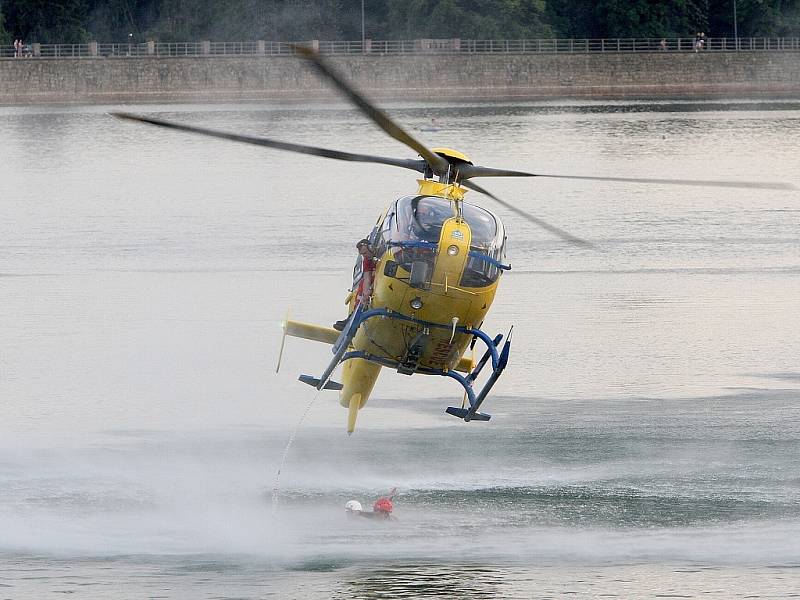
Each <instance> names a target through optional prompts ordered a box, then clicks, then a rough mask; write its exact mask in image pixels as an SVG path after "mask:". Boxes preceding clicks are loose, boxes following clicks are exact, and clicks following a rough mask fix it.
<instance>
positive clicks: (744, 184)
mask: <svg viewBox="0 0 800 600" xmlns="http://www.w3.org/2000/svg"><path fill="white" fill-rule="evenodd" d="M458 171H459V173H460V175H461V178H462V179H470V178H472V177H550V178H555V179H583V180H586V181H620V182H623V183H658V184H669V185H695V186H710V187H724V188H744V189H755V190H795V189H797V188H796V187H795V186H794V185H792V184H791V183H774V182H767V181H716V180H706V179H658V178H651V177H593V176H587V175H551V174H545V173H526V172H525V171H509V170H507V169H492V168H491V167H481V166H477V165H459V167H458Z"/></svg>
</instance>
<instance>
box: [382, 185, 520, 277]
mask: <svg viewBox="0 0 800 600" xmlns="http://www.w3.org/2000/svg"><path fill="white" fill-rule="evenodd" d="M462 207H463V208H462V211H463V216H464V219H465V220H466V221H467V223H468V224H469V226H470V230H471V231H472V242H471V244H470V250H471V253H470V258H469V259H468V260H467V265H466V268H465V270H464V273H463V275H462V278H461V285H462V286H464V287H483V286H486V285H489V284H491V283H493V282H494V281H496V280H497V278H498V277H499V275H500V269H499V268H498V267H497V265H496V264H494V263H493V262H491V261H486V260H484V258H483V257H488V258H490V259H493V261H496V262H500V261H502V259H503V257H504V251H505V231H504V230H503V225H502V223H501V222H500V221H499V219H497V217H495V216H494V215H493V214H492V213H490V212H489V211H487V210H484V209H483V208H480V207H478V206H474V205H472V204H467V203H463V204H462ZM451 217H453V208H452V206H451V204H450V201H449V200H445V199H444V198H439V197H437V196H406V197H404V198H400V199H399V200H398V201H397V202H396V203H395V206H394V207H393V208H392V209H390V210H389V212H388V214H387V215H386V218H385V219H384V221H383V223H382V226H381V231H380V232H379V244H378V245H379V246H384V245H385V244H386V243H387V242H393V243H398V242H399V243H401V244H405V243H408V244H409V245H410V246H413V247H414V248H415V250H414V251H413V252H409V251H403V252H398V253H397V254H396V258H397V259H398V262H399V263H400V265H401V266H403V268H405V269H406V270H410V267H411V265H410V262H409V261H410V260H411V258H412V257H413V258H414V259H415V260H419V259H421V258H422V256H423V255H424V256H427V257H428V258H429V259H430V260H431V261H433V259H434V254H433V252H432V249H433V248H432V247H431V246H430V245H431V244H438V242H439V236H440V235H441V232H442V225H443V223H444V222H445V221H446V220H447V219H450V218H451ZM473 254H474V256H473ZM418 255H419V256H418ZM406 262H408V263H409V264H405V263H406ZM431 266H433V265H432V264H431Z"/></svg>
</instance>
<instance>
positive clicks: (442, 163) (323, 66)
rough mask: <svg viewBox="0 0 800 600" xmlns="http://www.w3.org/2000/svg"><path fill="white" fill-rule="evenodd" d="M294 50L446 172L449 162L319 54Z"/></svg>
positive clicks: (390, 131)
mask: <svg viewBox="0 0 800 600" xmlns="http://www.w3.org/2000/svg"><path fill="white" fill-rule="evenodd" d="M294 51H295V52H296V53H297V54H299V55H300V56H302V57H303V58H306V59H308V61H309V62H310V63H311V64H312V65H313V66H314V68H315V69H316V70H317V72H319V73H320V74H322V75H323V76H324V77H325V78H327V79H328V80H329V81H330V82H332V83H333V84H334V85H335V86H336V87H337V88H338V89H339V91H341V92H342V93H343V94H344V95H345V96H347V97H348V98H349V99H350V101H351V102H352V103H353V104H355V105H356V106H357V107H358V108H359V109H360V110H361V112H363V113H364V114H365V115H367V116H368V117H369V118H370V119H371V120H372V121H373V122H374V123H375V124H376V125H377V126H378V127H380V128H381V129H383V130H384V131H385V132H386V133H388V134H389V135H390V136H392V137H393V138H394V139H396V140H397V141H398V142H400V143H402V144H405V145H406V146H408V147H409V148H411V149H412V150H414V151H416V152H417V153H418V154H419V155H420V156H421V157H422V158H424V159H425V160H426V161H427V163H428V164H429V165H430V166H431V168H432V169H433V172H434V173H436V174H437V175H439V174H442V173H446V172H447V169H448V168H449V166H450V164H449V163H448V162H447V161H446V160H445V159H444V158H442V157H441V156H439V155H438V154H435V153H434V152H432V151H431V150H429V149H428V148H427V147H425V146H424V145H422V143H420V142H418V141H417V140H416V139H415V138H414V137H412V136H411V134H410V133H408V132H407V131H405V130H404V129H403V128H402V127H400V126H399V125H398V124H397V123H395V122H394V121H393V120H392V119H391V118H389V116H388V115H387V114H386V113H384V112H383V111H382V110H380V109H379V108H378V107H376V106H375V105H374V104H372V103H371V102H370V101H369V100H367V99H366V98H364V97H363V96H362V95H361V94H359V93H358V92H357V91H356V90H355V89H354V88H353V87H352V86H351V85H350V84H349V83H347V82H346V81H345V79H344V77H342V76H341V75H340V74H339V73H337V72H336V71H335V70H334V69H332V68H331V67H330V65H328V64H327V63H326V62H325V61H323V60H322V58H321V57H320V55H319V54H318V53H317V52H315V51H314V50H312V49H311V48H306V47H305V46H294Z"/></svg>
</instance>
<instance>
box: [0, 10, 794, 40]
mask: <svg viewBox="0 0 800 600" xmlns="http://www.w3.org/2000/svg"><path fill="white" fill-rule="evenodd" d="M734 2H735V3H736V13H737V24H738V33H739V35H740V36H741V37H748V36H800V0H364V7H365V13H364V19H365V26H366V27H365V28H366V35H367V37H370V38H373V39H417V38H452V37H459V38H464V39H522V38H539V37H562V38H567V37H570V38H612V37H648V38H660V37H678V36H692V35H694V34H695V33H696V32H698V31H703V32H705V33H706V35H707V36H714V37H725V36H727V37H732V36H733V30H734V28H733V8H734ZM0 6H1V7H2V13H0V40H2V39H13V38H16V37H22V38H23V39H25V41H26V42H34V41H39V42H43V43H78V42H85V41H87V40H89V39H93V40H97V41H101V42H112V41H115V42H124V41H127V40H128V39H129V37H130V38H131V39H133V41H136V42H140V41H143V40H145V39H154V40H158V41H189V40H200V39H208V40H212V41H246V40H257V39H264V40H280V41H290V40H308V39H325V40H337V39H340V40H357V39H360V37H361V0H2V4H0ZM131 34H132V35H131ZM4 35H5V38H3V37H2V36H4ZM9 43H10V42H9Z"/></svg>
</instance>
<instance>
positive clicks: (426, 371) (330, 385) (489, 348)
mask: <svg viewBox="0 0 800 600" xmlns="http://www.w3.org/2000/svg"><path fill="white" fill-rule="evenodd" d="M375 317H384V318H389V319H396V320H398V321H407V322H409V323H415V324H417V325H421V326H423V327H429V328H438V329H451V327H450V326H447V325H442V324H441V323H433V322H430V321H423V320H422V319H416V318H414V317H409V316H406V315H403V314H400V313H398V312H395V311H392V310H389V309H387V308H373V309H368V310H367V309H364V308H363V307H362V306H361V305H360V304H359V305H358V306H357V307H356V309H355V310H354V311H353V313H352V314H351V315H350V317H349V318H348V320H347V324H346V325H345V326H344V329H343V330H342V333H341V334H340V335H339V337H338V339H337V340H336V342H335V343H334V344H333V349H332V351H333V355H334V356H333V360H331V362H330V364H329V365H328V367H327V368H326V369H325V371H324V372H323V374H322V375H321V376H320V377H319V378H316V377H313V376H311V375H300V377H299V380H300V381H302V382H303V383H306V384H308V385H311V386H313V387H315V388H316V389H318V390H322V389H326V390H340V389H342V387H343V386H342V384H341V383H337V382H335V381H332V380H331V379H330V377H331V375H332V374H333V371H334V369H336V367H337V366H338V365H339V364H340V363H343V362H344V361H346V360H351V359H353V358H362V359H364V360H368V361H370V362H374V363H377V364H379V365H381V366H384V367H391V368H393V369H397V370H400V369H401V368H402V367H403V364H402V363H401V362H399V361H396V360H392V359H389V358H384V357H382V356H375V355H373V354H369V353H368V352H364V351H363V350H351V351H349V352H348V351H347V348H348V347H349V346H350V342H351V341H352V340H353V338H354V337H355V335H356V333H357V332H358V329H359V328H360V327H361V325H362V324H363V323H364V322H366V321H367V320H369V319H372V318H375ZM454 331H455V332H458V333H466V334H469V335H471V336H473V337H475V338H477V339H480V340H481V341H482V342H483V343H485V344H486V352H484V354H483V356H482V357H481V359H480V360H479V361H478V363H477V364H476V365H475V367H474V368H473V369H472V371H470V373H469V374H468V375H466V376H464V375H461V374H460V373H458V372H456V371H455V370H454V369H449V370H448V371H438V370H436V369H430V368H427V367H415V368H414V370H413V371H412V373H421V374H423V375H439V376H442V377H450V378H452V379H455V380H456V381H457V382H458V383H460V384H461V386H462V387H463V388H464V391H465V392H466V394H467V399H468V400H469V408H465V407H456V406H449V407H447V409H446V410H445V412H446V413H447V414H450V415H453V416H455V417H458V418H459V419H463V420H464V421H467V422H469V421H473V420H474V421H488V420H489V419H490V418H491V415H488V414H486V413H481V412H478V409H479V408H480V406H481V404H482V403H483V401H484V400H485V399H486V396H487V395H488V394H489V392H490V391H491V389H492V387H494V384H495V383H496V382H497V380H498V379H499V378H500V375H502V373H503V370H504V369H505V368H506V365H507V364H508V355H509V353H510V352H511V333H512V331H513V327H512V329H511V330H510V331H509V332H508V336H507V337H506V341H505V343H504V344H503V348H502V349H501V350H500V351H499V352H498V350H497V348H498V346H499V345H500V343H501V342H502V341H503V334H497V336H495V338H494V339H492V338H490V337H489V336H488V335H487V334H486V333H485V332H484V331H482V330H481V329H478V328H472V327H463V326H457V327H455V329H454ZM490 360H491V364H492V373H491V375H490V376H489V378H488V380H487V381H486V383H485V384H484V385H483V387H482V388H481V389H480V390H479V391H478V392H477V393H476V392H475V389H474V388H473V385H472V384H473V382H474V381H475V380H476V379H477V378H478V375H479V374H480V373H481V371H482V370H483V368H484V367H485V366H486V365H487V364H488V363H489V361H490Z"/></svg>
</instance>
